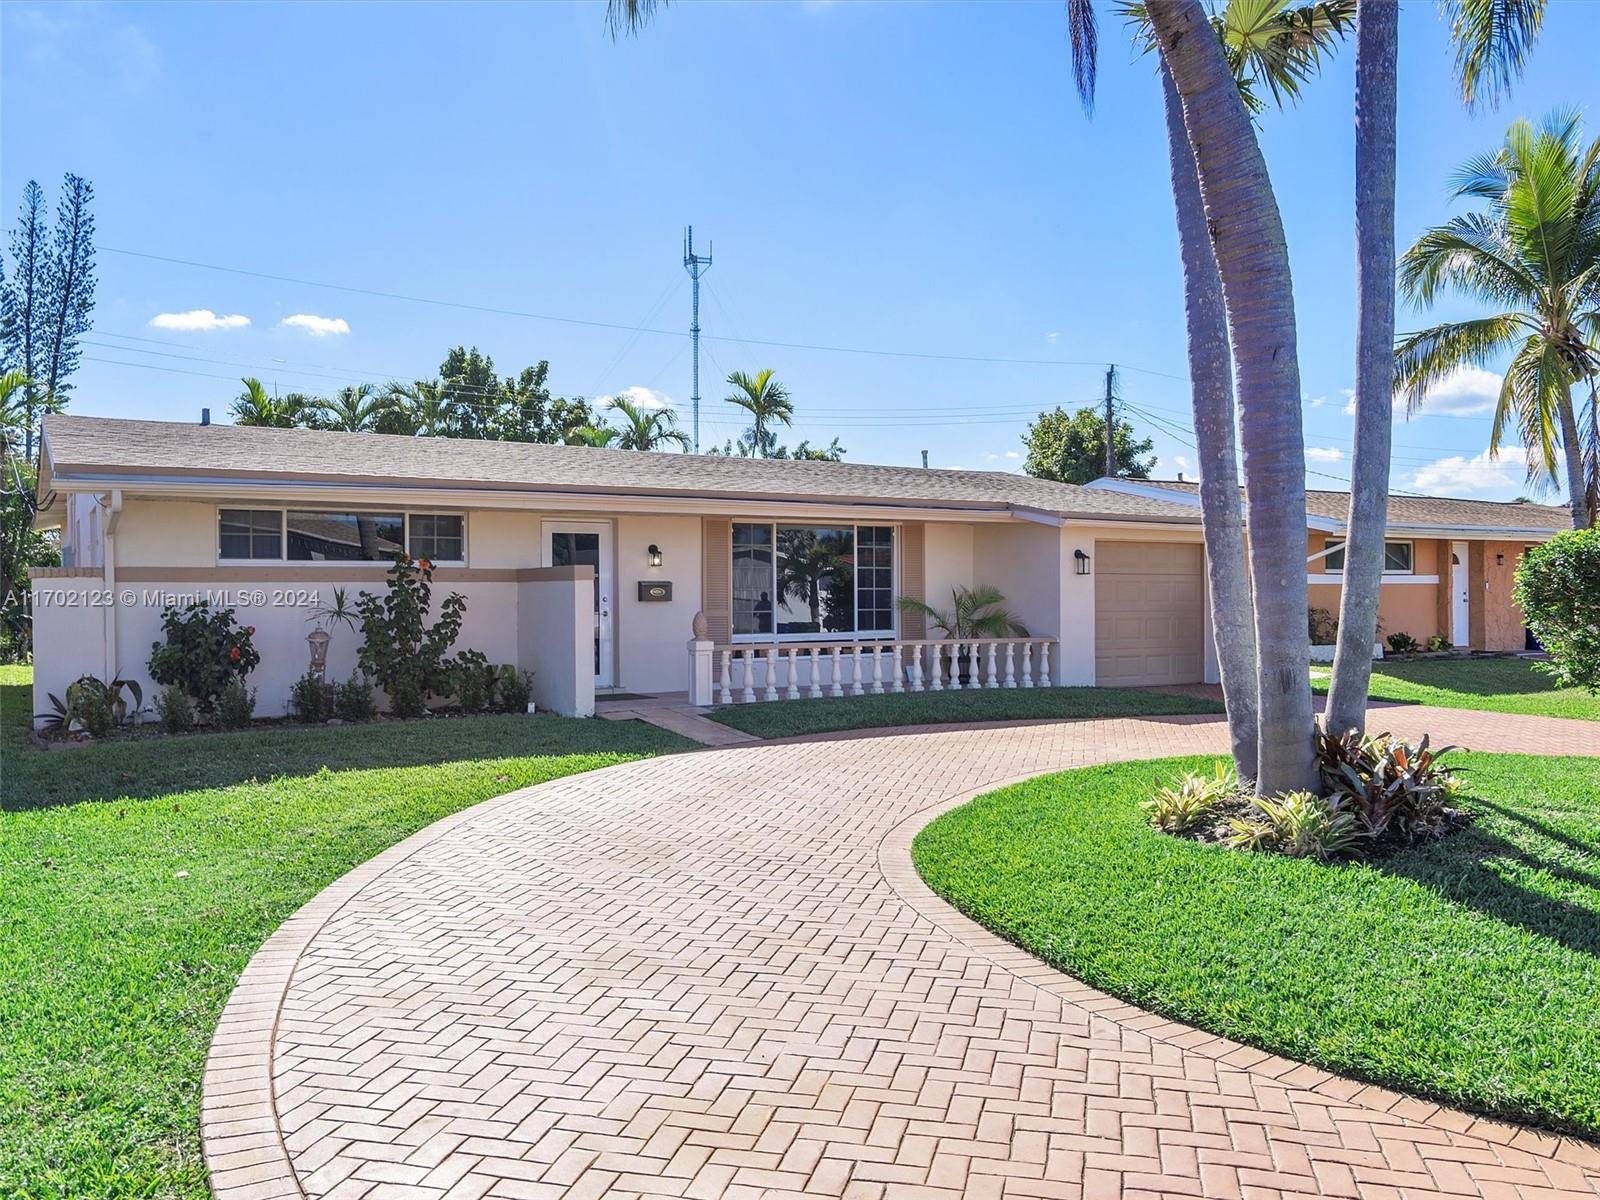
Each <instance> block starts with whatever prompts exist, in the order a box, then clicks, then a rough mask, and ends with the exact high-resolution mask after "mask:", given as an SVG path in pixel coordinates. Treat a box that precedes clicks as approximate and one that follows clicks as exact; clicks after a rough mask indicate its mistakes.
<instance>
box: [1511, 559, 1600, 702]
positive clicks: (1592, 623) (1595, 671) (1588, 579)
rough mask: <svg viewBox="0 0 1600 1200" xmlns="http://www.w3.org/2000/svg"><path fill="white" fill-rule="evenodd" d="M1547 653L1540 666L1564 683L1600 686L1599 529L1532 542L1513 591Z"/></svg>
mask: <svg viewBox="0 0 1600 1200" xmlns="http://www.w3.org/2000/svg"><path fill="white" fill-rule="evenodd" d="M1512 594H1513V595H1514V596H1515V598H1516V601H1517V603H1518V604H1519V605H1521V606H1522V611H1523V614H1524V616H1525V617H1526V619H1527V622H1528V628H1529V629H1531V630H1533V636H1534V637H1536V638H1538V639H1539V644H1540V645H1541V646H1543V647H1544V648H1545V649H1546V650H1547V651H1548V652H1549V654H1550V661H1549V662H1547V663H1539V664H1537V665H1538V667H1539V668H1540V669H1541V670H1543V671H1547V672H1549V673H1550V674H1551V675H1554V676H1555V678H1556V680H1557V682H1558V683H1560V684H1561V686H1562V687H1583V688H1588V689H1589V690H1590V691H1591V692H1595V691H1600V529H1581V530H1574V531H1572V532H1569V533H1559V534H1557V535H1556V536H1555V537H1553V538H1551V539H1550V540H1549V541H1548V542H1545V543H1543V544H1542V545H1538V546H1530V547H1529V548H1528V550H1527V551H1526V552H1525V553H1524V554H1523V556H1522V561H1521V562H1520V563H1519V564H1517V574H1516V582H1515V584H1514V586H1513V593H1512Z"/></svg>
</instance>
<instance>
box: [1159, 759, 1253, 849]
mask: <svg viewBox="0 0 1600 1200" xmlns="http://www.w3.org/2000/svg"><path fill="white" fill-rule="evenodd" d="M1238 790H1239V781H1238V779H1237V778H1236V777H1235V776H1234V774H1233V772H1232V771H1231V770H1229V769H1227V768H1225V767H1224V765H1223V764H1221V763H1218V764H1217V772H1216V775H1215V776H1212V777H1209V778H1208V777H1207V776H1205V775H1193V774H1190V775H1185V776H1184V777H1183V778H1182V779H1181V780H1179V781H1178V786H1177V787H1164V788H1162V789H1161V790H1160V791H1158V792H1157V793H1156V794H1155V797H1154V799H1151V800H1146V801H1145V802H1144V803H1142V804H1141V805H1139V807H1140V808H1142V809H1143V810H1144V811H1145V812H1147V813H1149V814H1150V824H1152V825H1154V826H1155V827H1156V828H1157V829H1159V830H1161V831H1162V832H1163V833H1185V832H1187V831H1188V830H1190V829H1192V828H1193V827H1194V826H1195V825H1196V824H1197V823H1198V822H1199V821H1200V820H1201V819H1202V818H1203V817H1205V816H1207V815H1208V814H1209V813H1210V812H1211V811H1212V810H1213V809H1215V808H1216V806H1217V804H1218V803H1219V802H1220V801H1222V800H1224V799H1226V798H1227V797H1228V796H1230V795H1232V794H1233V793H1235V792H1237V791H1238Z"/></svg>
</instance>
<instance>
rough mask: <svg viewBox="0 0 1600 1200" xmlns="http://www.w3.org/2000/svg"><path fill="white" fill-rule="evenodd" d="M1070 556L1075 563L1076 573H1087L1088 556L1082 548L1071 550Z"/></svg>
mask: <svg viewBox="0 0 1600 1200" xmlns="http://www.w3.org/2000/svg"><path fill="white" fill-rule="evenodd" d="M1072 558H1073V561H1074V563H1075V564H1076V565H1077V568H1078V574H1079V575H1087V574H1088V573H1089V556H1088V555H1087V554H1085V553H1084V552H1083V551H1082V550H1074V551H1073V552H1072Z"/></svg>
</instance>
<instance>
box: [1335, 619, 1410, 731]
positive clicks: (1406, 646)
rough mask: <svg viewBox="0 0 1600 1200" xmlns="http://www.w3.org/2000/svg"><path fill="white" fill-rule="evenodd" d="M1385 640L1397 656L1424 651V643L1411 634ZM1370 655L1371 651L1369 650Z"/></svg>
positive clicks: (1397, 634) (1395, 635) (1391, 636)
mask: <svg viewBox="0 0 1600 1200" xmlns="http://www.w3.org/2000/svg"><path fill="white" fill-rule="evenodd" d="M1384 640H1385V641H1387V642H1388V643H1389V649H1391V650H1393V651H1394V652H1395V653H1396V654H1415V653H1416V652H1417V651H1418V650H1421V649H1422V643H1421V642H1419V641H1417V639H1416V638H1414V637H1412V636H1411V635H1410V634H1409V633H1391V634H1390V635H1389V636H1388V637H1387V638H1385V639H1384ZM1368 653H1369V654H1370V653H1371V651H1370V650H1369V651H1368ZM1351 728H1352V729H1353V728H1357V726H1351Z"/></svg>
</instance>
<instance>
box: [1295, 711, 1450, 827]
mask: <svg viewBox="0 0 1600 1200" xmlns="http://www.w3.org/2000/svg"><path fill="white" fill-rule="evenodd" d="M1452 748H1453V747H1449V746H1446V747H1445V748H1444V749H1442V750H1432V749H1430V748H1429V746H1428V739H1427V737H1424V738H1423V739H1422V741H1421V742H1419V743H1418V744H1417V745H1415V746H1412V745H1410V744H1408V743H1406V742H1405V741H1402V740H1401V739H1400V738H1396V737H1391V736H1390V735H1389V734H1386V733H1380V734H1377V735H1375V736H1373V737H1364V736H1362V735H1361V734H1360V733H1357V732H1356V731H1354V730H1350V731H1348V732H1346V733H1339V734H1335V733H1330V732H1328V731H1327V730H1326V729H1318V731H1317V771H1318V773H1319V774H1320V775H1321V776H1322V782H1323V785H1324V786H1325V787H1326V788H1327V789H1328V793H1329V797H1330V799H1331V800H1332V801H1333V802H1334V803H1335V804H1336V805H1337V806H1338V807H1339V808H1340V809H1341V810H1343V811H1347V812H1349V813H1350V814H1351V815H1352V816H1353V817H1354V818H1355V820H1356V821H1357V823H1358V826H1359V828H1360V830H1361V833H1362V836H1364V837H1368V838H1371V839H1373V840H1374V841H1380V840H1385V839H1387V840H1389V841H1395V842H1399V843H1400V844H1402V845H1409V844H1410V843H1412V842H1415V841H1419V840H1421V839H1423V838H1429V837H1438V836H1439V835H1440V834H1442V833H1444V832H1446V831H1447V830H1448V829H1449V828H1450V826H1451V824H1452V822H1453V821H1455V820H1456V818H1457V817H1458V816H1459V814H1458V813H1457V812H1456V810H1455V809H1454V808H1453V807H1452V806H1451V804H1450V801H1451V799H1452V798H1453V797H1454V795H1455V792H1456V781H1455V778H1454V772H1453V771H1452V769H1451V768H1450V767H1448V766H1445V765H1442V764H1441V763H1440V761H1439V760H1440V759H1441V758H1442V757H1443V756H1444V755H1446V754H1448V753H1449V752H1450V750H1451V749H1452Z"/></svg>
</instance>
